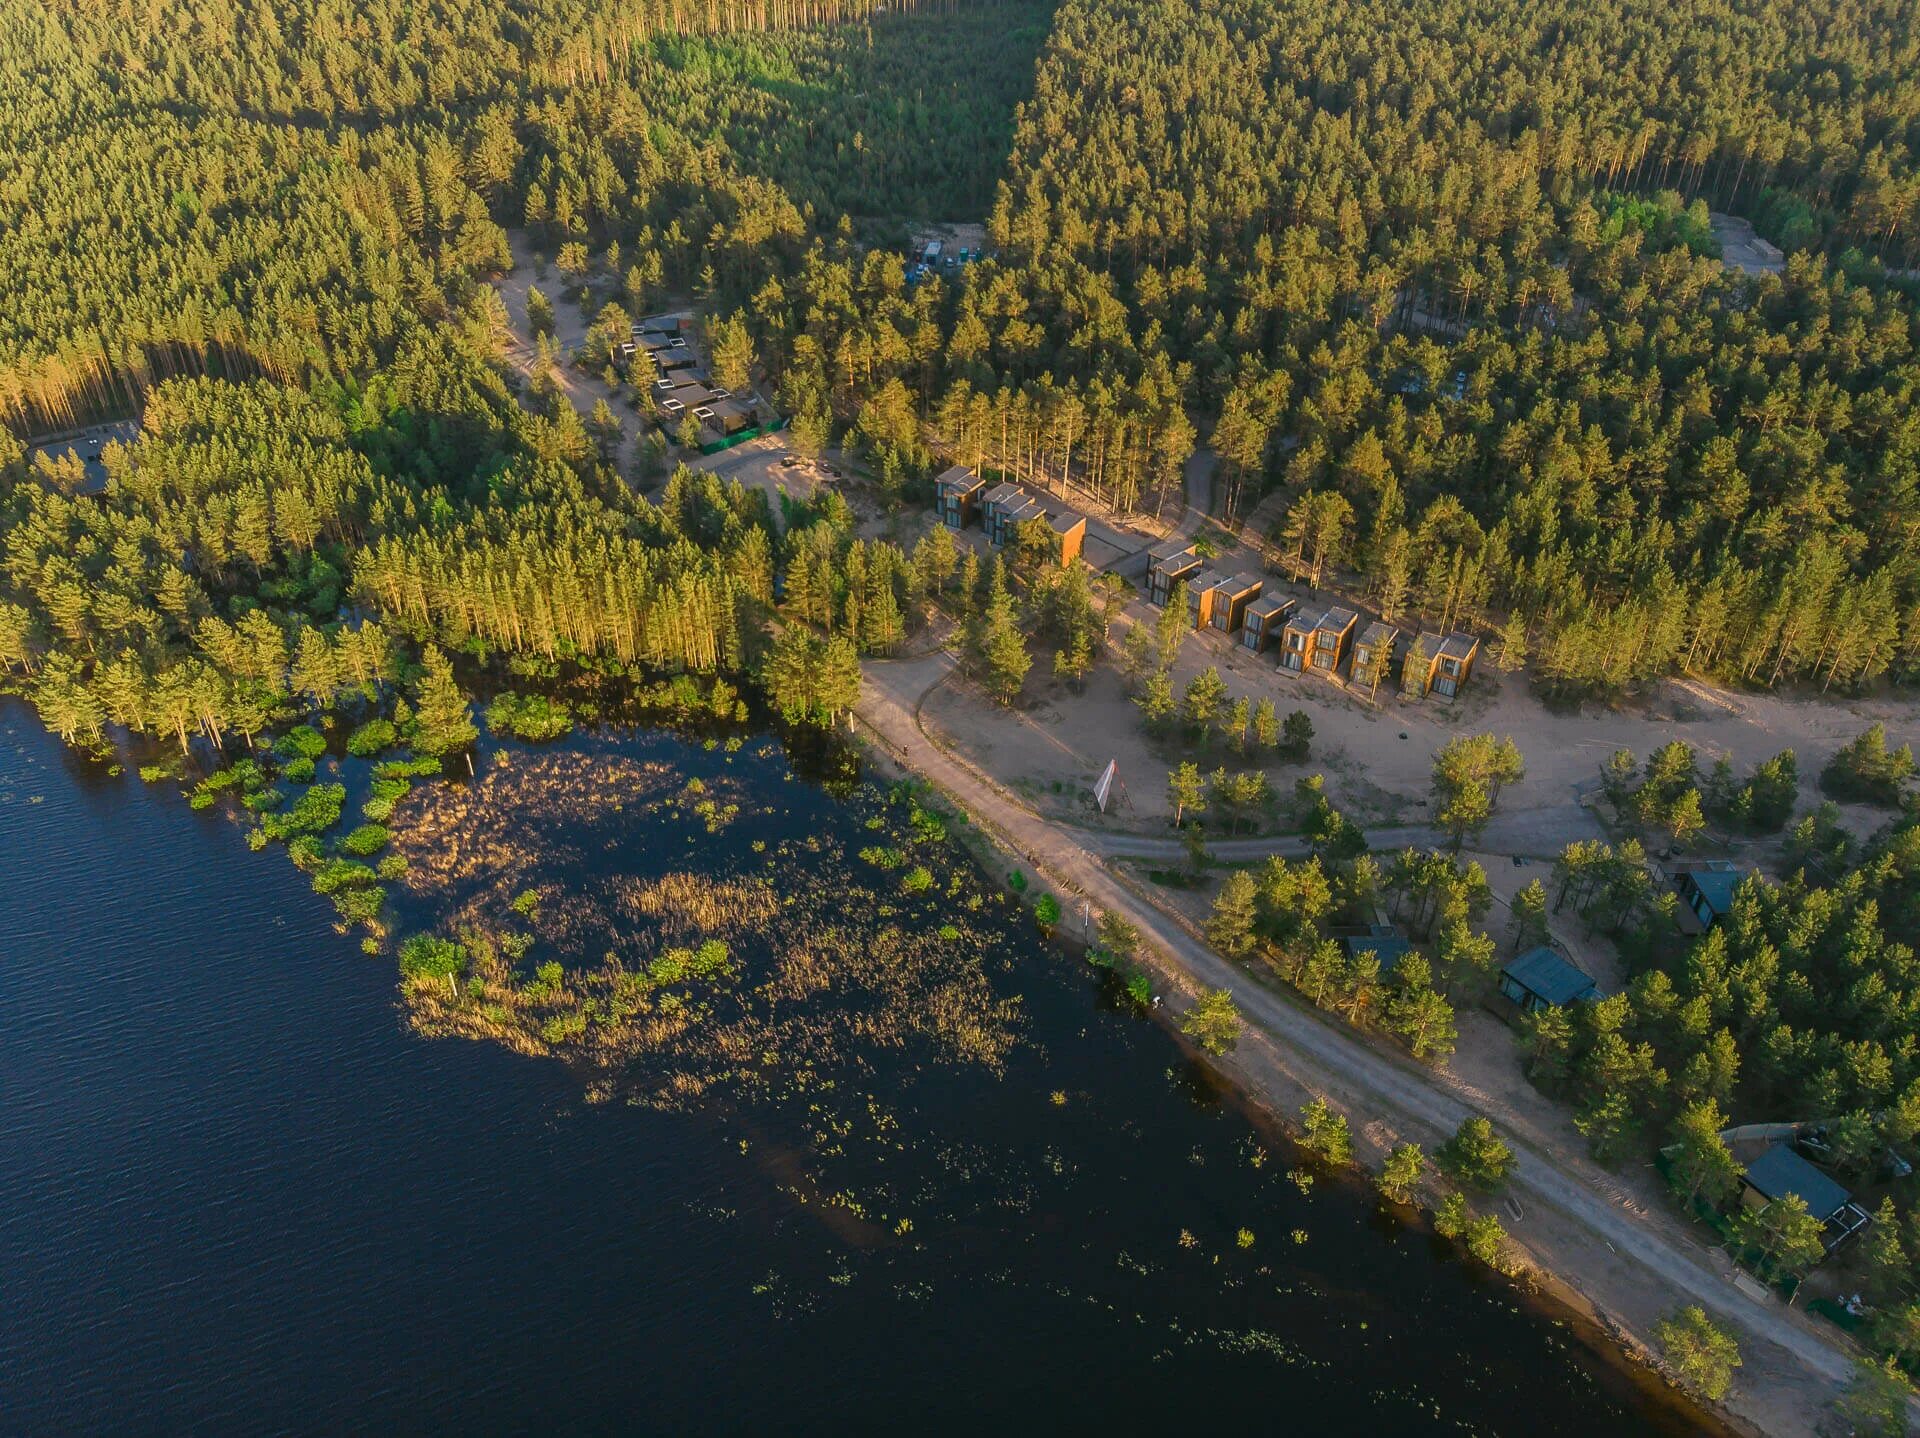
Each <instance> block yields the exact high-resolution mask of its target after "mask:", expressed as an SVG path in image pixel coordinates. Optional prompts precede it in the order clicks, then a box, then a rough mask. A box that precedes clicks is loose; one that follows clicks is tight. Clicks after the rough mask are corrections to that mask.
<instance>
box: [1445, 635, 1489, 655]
mask: <svg viewBox="0 0 1920 1438" xmlns="http://www.w3.org/2000/svg"><path fill="white" fill-rule="evenodd" d="M1479 647H1480V641H1479V640H1478V639H1476V638H1474V637H1473V636H1472V635H1471V634H1449V635H1448V636H1447V637H1446V638H1445V639H1443V640H1441V641H1440V653H1441V654H1442V655H1444V656H1445V657H1446V658H1448V659H1465V658H1468V657H1469V656H1470V655H1471V654H1472V653H1473V651H1474V650H1476V649H1478V648H1479Z"/></svg>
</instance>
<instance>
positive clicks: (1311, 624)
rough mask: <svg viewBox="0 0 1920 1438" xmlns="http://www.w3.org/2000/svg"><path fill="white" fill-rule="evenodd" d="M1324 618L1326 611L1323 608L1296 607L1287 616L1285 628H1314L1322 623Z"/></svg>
mask: <svg viewBox="0 0 1920 1438" xmlns="http://www.w3.org/2000/svg"><path fill="white" fill-rule="evenodd" d="M1326 619H1327V611H1326V610H1324V609H1296V610H1295V611H1294V612H1293V613H1292V614H1291V615H1289V616H1288V618H1287V628H1289V629H1301V630H1314V629H1318V628H1319V627H1320V626H1321V625H1322V624H1324V623H1325V622H1326Z"/></svg>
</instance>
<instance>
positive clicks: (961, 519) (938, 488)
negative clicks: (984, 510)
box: [933, 464, 987, 529]
mask: <svg viewBox="0 0 1920 1438" xmlns="http://www.w3.org/2000/svg"><path fill="white" fill-rule="evenodd" d="M986 490H987V482H986V481H985V480H984V479H982V478H981V477H980V476H979V475H977V474H975V473H974V472H973V471H972V470H970V469H968V468H967V467H966V466H965V465H964V464H956V465H954V466H953V468H952V469H949V470H947V471H945V472H944V473H942V474H941V475H940V476H939V478H937V479H935V480H934V482H933V492H934V504H935V506H936V508H937V509H938V510H939V513H940V522H941V523H942V524H944V525H946V527H947V528H948V529H965V528H966V527H967V526H968V525H969V524H972V523H973V521H974V520H975V519H976V518H978V517H979V514H980V498H981V496H982V495H984V494H985V493H986Z"/></svg>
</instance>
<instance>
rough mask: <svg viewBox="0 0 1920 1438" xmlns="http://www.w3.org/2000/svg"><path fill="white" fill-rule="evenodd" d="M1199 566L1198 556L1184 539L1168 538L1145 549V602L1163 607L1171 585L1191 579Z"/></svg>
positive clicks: (1171, 595)
mask: <svg viewBox="0 0 1920 1438" xmlns="http://www.w3.org/2000/svg"><path fill="white" fill-rule="evenodd" d="M1199 568H1200V556H1199V555H1197V554H1195V553H1194V552H1193V546H1192V545H1191V544H1189V543H1187V541H1186V540H1184V539H1169V540H1168V541H1167V542H1166V543H1164V544H1156V545H1154V547H1153V548H1152V549H1149V550H1148V551H1147V603H1149V604H1152V605H1156V606H1160V607H1164V606H1165V605H1166V602H1167V600H1169V599H1170V598H1172V597H1173V586H1174V585H1176V584H1178V583H1179V582H1180V581H1181V580H1183V579H1191V578H1192V577H1193V575H1194V573H1195V572H1196V571H1197V570H1198V569H1199Z"/></svg>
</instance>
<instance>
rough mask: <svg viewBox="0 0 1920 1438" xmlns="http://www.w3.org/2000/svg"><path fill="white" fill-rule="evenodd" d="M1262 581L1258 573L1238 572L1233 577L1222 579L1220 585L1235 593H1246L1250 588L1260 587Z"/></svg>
mask: <svg viewBox="0 0 1920 1438" xmlns="http://www.w3.org/2000/svg"><path fill="white" fill-rule="evenodd" d="M1260 583H1261V580H1260V576H1259V575H1257V574H1236V575H1234V576H1233V577H1232V578H1231V579H1223V580H1221V581H1220V583H1219V586H1218V587H1219V588H1221V589H1225V590H1227V591H1229V592H1230V593H1233V594H1245V593H1247V592H1248V591H1250V590H1256V589H1258V588H1259V587H1260Z"/></svg>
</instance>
